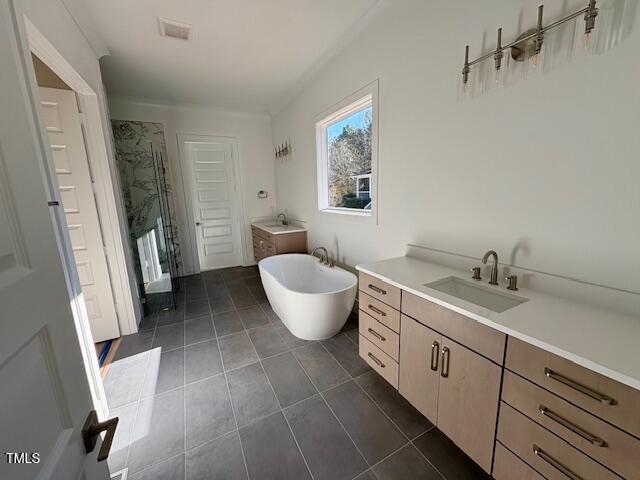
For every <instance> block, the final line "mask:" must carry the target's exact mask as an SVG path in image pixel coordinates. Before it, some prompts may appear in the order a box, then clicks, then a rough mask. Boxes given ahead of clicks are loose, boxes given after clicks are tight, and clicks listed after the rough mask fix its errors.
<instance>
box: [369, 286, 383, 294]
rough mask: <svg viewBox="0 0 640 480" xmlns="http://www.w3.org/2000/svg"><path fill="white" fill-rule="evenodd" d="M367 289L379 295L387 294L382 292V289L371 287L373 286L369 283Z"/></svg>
mask: <svg viewBox="0 0 640 480" xmlns="http://www.w3.org/2000/svg"><path fill="white" fill-rule="evenodd" d="M369 288H370V289H371V290H373V291H374V292H377V293H379V294H380V295H386V294H387V291H386V290H383V289H381V288H380V287H376V286H375V285H373V284H371V283H370V284H369Z"/></svg>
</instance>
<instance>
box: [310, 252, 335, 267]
mask: <svg viewBox="0 0 640 480" xmlns="http://www.w3.org/2000/svg"><path fill="white" fill-rule="evenodd" d="M318 251H319V252H320V253H321V254H322V256H318V255H316V252H318ZM323 252H324V253H323ZM311 256H314V257H316V256H317V257H318V259H319V260H320V261H321V262H322V264H323V265H328V266H329V267H331V268H333V267H334V263H333V262H332V261H329V253H328V252H327V249H326V248H324V247H316V248H314V249H313V250H312V251H311Z"/></svg>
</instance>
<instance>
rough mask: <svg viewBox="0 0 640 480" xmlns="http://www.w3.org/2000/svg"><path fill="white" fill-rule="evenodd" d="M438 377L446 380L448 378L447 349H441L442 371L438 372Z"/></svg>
mask: <svg viewBox="0 0 640 480" xmlns="http://www.w3.org/2000/svg"><path fill="white" fill-rule="evenodd" d="M440 376H441V377H443V378H447V377H448V376H449V349H448V348H447V347H442V370H440Z"/></svg>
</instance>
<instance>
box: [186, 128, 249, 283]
mask: <svg viewBox="0 0 640 480" xmlns="http://www.w3.org/2000/svg"><path fill="white" fill-rule="evenodd" d="M233 146H234V143H233V140H232V139H228V138H217V137H195V136H183V137H181V139H180V149H181V158H182V161H183V165H184V166H186V170H187V172H186V174H187V175H186V178H185V179H184V180H185V182H189V185H188V188H187V191H189V192H190V197H191V198H190V199H191V211H192V220H193V223H194V225H193V229H192V232H194V234H195V244H196V245H193V246H194V247H196V248H197V253H198V255H197V257H198V263H199V266H200V271H204V270H211V269H215V268H222V267H231V266H236V265H241V264H242V247H241V246H242V241H241V232H240V221H239V218H240V208H239V202H238V179H237V176H236V173H235V167H234V158H233V150H234V149H233ZM185 186H186V185H185Z"/></svg>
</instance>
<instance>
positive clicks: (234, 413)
mask: <svg viewBox="0 0 640 480" xmlns="http://www.w3.org/2000/svg"><path fill="white" fill-rule="evenodd" d="M225 289H226V286H225ZM207 301H208V300H207ZM232 301H233V299H232ZM209 309H211V303H209ZM236 313H237V312H236ZM211 322H212V323H213V333H214V334H215V336H216V343H217V345H218V355H220V363H221V364H222V374H223V375H224V383H225V385H226V387H227V395H228V396H229V404H230V405H231V412H232V413H233V421H234V423H235V424H236V430H235V431H236V432H237V434H238V443H239V444H240V453H241V454H242V461H243V463H244V472H245V474H246V475H247V479H249V478H250V477H249V466H248V465H247V457H246V455H245V453H244V447H243V446H242V437H241V436H240V426H239V425H238V417H237V416H236V409H235V406H234V404H233V397H232V396H231V388H230V387H229V379H228V377H227V372H226V368H225V366H224V358H223V356H222V350H221V349H220V340H219V339H218V330H217V329H216V323H215V322H214V321H213V313H212V315H211ZM185 463H186V462H185ZM185 480H186V477H185Z"/></svg>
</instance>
